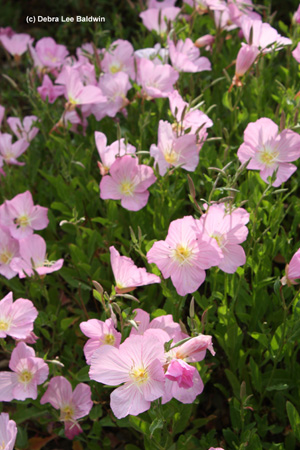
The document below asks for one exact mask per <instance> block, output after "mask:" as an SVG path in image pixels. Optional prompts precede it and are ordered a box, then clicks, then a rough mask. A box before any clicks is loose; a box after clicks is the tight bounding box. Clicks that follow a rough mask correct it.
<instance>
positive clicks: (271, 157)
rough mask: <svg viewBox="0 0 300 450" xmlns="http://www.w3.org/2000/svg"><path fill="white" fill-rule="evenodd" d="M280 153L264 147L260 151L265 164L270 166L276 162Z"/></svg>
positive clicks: (260, 156) (261, 159)
mask: <svg viewBox="0 0 300 450" xmlns="http://www.w3.org/2000/svg"><path fill="white" fill-rule="evenodd" d="M278 155H279V152H276V151H274V150H271V149H266V148H264V149H263V151H262V152H260V154H259V158H260V161H261V162H262V163H263V164H265V165H266V166H269V167H270V166H272V165H273V164H274V161H275V160H276V158H277V156H278Z"/></svg>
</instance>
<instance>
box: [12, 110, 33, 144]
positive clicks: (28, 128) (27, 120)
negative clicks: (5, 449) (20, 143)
mask: <svg viewBox="0 0 300 450" xmlns="http://www.w3.org/2000/svg"><path fill="white" fill-rule="evenodd" d="M37 120H38V118H37V117H36V116H27V117H24V120H23V123H21V120H20V119H19V117H9V118H8V119H7V123H8V125H9V126H10V129H11V131H12V132H13V133H14V134H15V135H16V136H17V138H19V139H24V140H25V141H28V142H30V141H32V139H33V138H34V137H35V136H36V135H37V134H38V132H39V129H38V128H37V127H33V126H32V124H33V123H34V122H36V121H37Z"/></svg>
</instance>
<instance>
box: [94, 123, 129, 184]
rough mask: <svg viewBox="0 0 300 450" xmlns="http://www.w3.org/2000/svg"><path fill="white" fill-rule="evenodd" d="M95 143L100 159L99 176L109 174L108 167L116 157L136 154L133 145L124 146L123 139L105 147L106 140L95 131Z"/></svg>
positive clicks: (101, 134)
mask: <svg viewBox="0 0 300 450" xmlns="http://www.w3.org/2000/svg"><path fill="white" fill-rule="evenodd" d="M95 141H96V147H97V150H98V153H99V156H100V158H101V163H100V170H101V175H106V174H107V173H108V172H109V169H110V166H111V165H112V164H113V163H114V162H115V160H116V158H117V156H124V155H126V154H134V153H135V152H136V148H135V147H134V146H133V145H131V144H125V139H124V138H122V139H120V140H119V141H115V142H113V143H112V144H110V145H107V138H106V136H105V134H104V133H101V132H100V131H95Z"/></svg>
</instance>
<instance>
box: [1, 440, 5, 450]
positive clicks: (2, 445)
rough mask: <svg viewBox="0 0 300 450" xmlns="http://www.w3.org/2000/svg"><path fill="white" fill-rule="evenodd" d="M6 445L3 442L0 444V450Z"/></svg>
mask: <svg viewBox="0 0 300 450" xmlns="http://www.w3.org/2000/svg"><path fill="white" fill-rule="evenodd" d="M5 448H6V444H5V442H4V441H2V444H0V450H5Z"/></svg>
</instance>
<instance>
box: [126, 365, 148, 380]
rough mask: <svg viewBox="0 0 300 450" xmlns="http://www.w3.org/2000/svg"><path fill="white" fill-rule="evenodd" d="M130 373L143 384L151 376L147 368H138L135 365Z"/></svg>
mask: <svg viewBox="0 0 300 450" xmlns="http://www.w3.org/2000/svg"><path fill="white" fill-rule="evenodd" d="M129 375H130V376H131V378H132V379H133V381H134V382H135V383H137V384H143V383H145V382H146V381H147V380H148V378H149V375H148V372H147V369H145V368H144V367H138V368H135V367H134V368H133V369H131V371H130V374H129Z"/></svg>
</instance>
